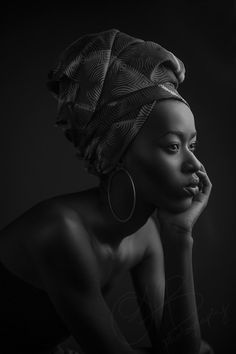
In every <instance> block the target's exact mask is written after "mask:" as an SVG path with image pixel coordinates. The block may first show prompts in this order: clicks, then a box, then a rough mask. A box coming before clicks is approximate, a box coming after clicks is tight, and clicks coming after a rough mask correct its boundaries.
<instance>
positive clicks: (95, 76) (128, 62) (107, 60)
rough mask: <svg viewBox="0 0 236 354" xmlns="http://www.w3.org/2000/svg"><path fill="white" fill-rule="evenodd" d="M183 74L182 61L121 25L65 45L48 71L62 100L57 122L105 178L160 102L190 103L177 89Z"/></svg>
mask: <svg viewBox="0 0 236 354" xmlns="http://www.w3.org/2000/svg"><path fill="white" fill-rule="evenodd" d="M184 77H185V67H184V64H183V62H182V61H181V60H179V59H178V58H177V57H176V56H175V55H174V54H173V53H171V52H170V51H168V50H166V49H165V48H163V47H162V46H160V45H159V44H157V43H154V42H150V41H144V40H142V39H138V38H134V37H131V36H130V35H128V34H125V33H123V32H120V31H119V30H117V29H110V30H107V31H103V32H100V33H92V34H87V35H85V36H83V37H80V38H79V39H77V40H76V41H75V42H73V43H72V44H71V45H70V46H69V47H67V48H66V49H65V51H64V52H63V53H62V54H61V56H60V58H59V61H58V64H57V66H56V67H55V69H54V70H51V71H50V73H49V75H48V78H49V81H48V83H47V86H48V88H49V90H50V91H51V92H52V94H53V95H54V96H55V97H56V98H57V100H58V115H57V121H56V124H55V126H57V127H58V126H59V127H61V128H62V129H63V131H64V134H65V135H66V137H67V138H68V139H69V140H70V141H71V142H72V143H73V145H74V146H75V148H76V151H77V152H76V155H77V156H78V158H79V159H82V160H84V164H85V169H86V170H87V171H88V172H89V173H91V174H94V175H97V176H99V177H101V176H102V175H104V174H107V173H109V172H110V171H111V170H113V168H114V167H116V165H117V163H118V162H119V160H120V158H121V156H122V155H123V154H124V152H125V150H126V149H127V147H128V145H129V144H130V143H131V141H132V140H133V139H134V138H135V136H136V135H137V133H138V132H139V130H140V129H141V127H142V126H143V124H144V122H145V121H146V119H147V118H148V116H149V114H150V112H151V110H152V109H153V107H154V105H155V103H156V102H158V101H161V100H164V99H170V98H172V99H177V100H180V101H182V102H184V103H185V104H187V105H188V103H187V102H186V101H185V100H184V99H183V98H182V97H181V96H180V94H179V93H178V92H177V88H178V85H179V83H181V82H183V81H184ZM188 106H189V105H188Z"/></svg>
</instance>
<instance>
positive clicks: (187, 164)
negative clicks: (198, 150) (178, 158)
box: [182, 152, 202, 173]
mask: <svg viewBox="0 0 236 354" xmlns="http://www.w3.org/2000/svg"><path fill="white" fill-rule="evenodd" d="M201 166H202V164H201V162H200V161H199V160H198V159H197V158H196V156H195V155H194V154H193V153H192V152H190V153H189V155H188V157H187V158H186V159H185V161H184V162H183V166H182V169H183V172H185V173H194V172H197V171H199V170H200V168H201Z"/></svg>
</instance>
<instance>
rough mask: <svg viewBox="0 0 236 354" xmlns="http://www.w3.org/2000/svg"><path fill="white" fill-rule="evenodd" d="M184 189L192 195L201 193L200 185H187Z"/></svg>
mask: <svg viewBox="0 0 236 354" xmlns="http://www.w3.org/2000/svg"><path fill="white" fill-rule="evenodd" d="M184 191H185V192H186V193H187V194H188V195H190V196H191V197H195V195H197V194H198V193H199V187H198V186H187V187H184Z"/></svg>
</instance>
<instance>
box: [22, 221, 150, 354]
mask: <svg viewBox="0 0 236 354" xmlns="http://www.w3.org/2000/svg"><path fill="white" fill-rule="evenodd" d="M54 225H56V226H55V227H51V228H48V229H49V230H50V232H48V233H45V232H44V233H43V234H42V235H41V237H37V238H36V240H35V242H32V243H31V249H30V250H29V251H30V254H31V255H32V257H33V259H34V262H35V266H36V267H37V269H38V272H39V274H40V277H41V280H42V282H43V284H44V288H45V290H46V291H47V293H48V295H49V297H50V299H51V301H52V303H53V304H54V306H55V309H56V310H57V312H58V314H59V315H60V316H61V318H62V319H63V321H64V322H65V324H66V325H67V327H68V328H69V330H70V331H71V334H72V335H73V336H74V338H75V340H76V341H77V342H78V344H79V346H80V347H81V348H82V350H83V351H84V353H86V354H97V353H110V354H133V353H136V351H135V350H133V349H132V348H131V347H130V345H129V344H128V342H127V341H126V339H125V337H124V336H123V335H122V334H121V332H120V330H119V328H118V326H117V324H116V323H115V321H114V318H113V317H112V314H111V312H110V309H109V308H108V306H107V304H106V303H105V301H104V298H103V296H102V294H101V291H100V284H99V274H98V271H97V264H96V259H95V256H94V254H93V252H92V250H91V247H90V245H89V242H88V237H87V235H85V232H86V231H85V230H84V229H83V226H82V224H80V223H79V222H78V220H74V218H73V216H72V217H71V216H68V217H67V218H64V219H63V220H61V221H58V222H57V223H56V224H54ZM137 353H144V352H142V351H140V352H137Z"/></svg>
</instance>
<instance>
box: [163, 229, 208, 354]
mask: <svg viewBox="0 0 236 354" xmlns="http://www.w3.org/2000/svg"><path fill="white" fill-rule="evenodd" d="M173 236H174V235H173ZM183 236H184V235H183ZM189 236H190V235H188V237H186V239H185V240H184V241H183V242H181V243H178V244H174V243H172V244H171V243H169V244H165V246H164V247H163V248H164V255H165V256H164V259H165V261H164V263H165V279H166V291H165V301H164V311H163V320H162V324H161V328H160V336H161V347H162V348H163V353H170V354H171V353H182V354H185V353H186V354H187V353H191V354H195V353H196V354H198V353H199V350H200V344H201V333H200V326H199V320H198V313H197V306H196V300H195V290H194V281H193V269H192V247H193V240H192V238H190V237H189ZM163 237H165V235H163ZM174 237H175V236H174Z"/></svg>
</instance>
